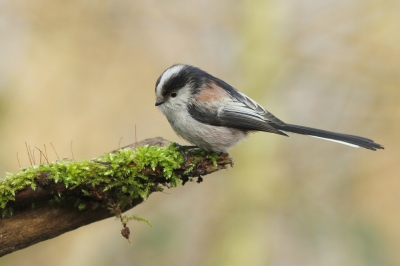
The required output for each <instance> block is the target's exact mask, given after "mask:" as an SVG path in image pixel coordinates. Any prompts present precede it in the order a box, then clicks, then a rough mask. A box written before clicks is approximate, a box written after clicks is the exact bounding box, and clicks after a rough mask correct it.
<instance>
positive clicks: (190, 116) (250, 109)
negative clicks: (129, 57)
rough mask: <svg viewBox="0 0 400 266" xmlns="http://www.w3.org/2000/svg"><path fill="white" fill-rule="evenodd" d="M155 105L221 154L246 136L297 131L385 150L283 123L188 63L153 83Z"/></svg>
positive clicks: (193, 139)
mask: <svg viewBox="0 0 400 266" xmlns="http://www.w3.org/2000/svg"><path fill="white" fill-rule="evenodd" d="M155 92H156V106H158V108H160V110H161V111H162V112H163V113H164V115H165V116H166V117H167V119H168V121H169V123H170V124H171V126H172V128H173V129H174V131H175V132H176V133H177V134H178V135H179V136H181V137H182V138H184V139H185V140H187V141H188V142H190V143H192V144H194V145H196V146H197V147H199V148H203V149H205V150H209V151H215V152H225V151H227V150H228V149H229V148H230V147H232V146H234V145H236V144H238V143H239V142H240V141H241V140H243V139H244V138H245V137H246V136H247V135H248V134H249V133H251V132H255V131H264V132H270V133H275V134H279V135H282V136H287V135H286V134H285V132H286V133H287V132H289V133H297V134H302V135H307V136H312V137H316V138H321V139H326V140H331V141H335V142H339V143H342V144H346V145H349V146H352V147H363V148H366V149H370V150H376V149H383V146H382V145H380V144H377V143H375V142H374V141H372V140H370V139H367V138H363V137H359V136H353V135H348V134H342V133H335V132H330V131H325V130H321V129H315V128H310V127H303V126H297V125H292V124H286V123H284V122H282V121H281V120H279V119H278V118H276V117H275V116H274V115H273V114H271V113H270V112H268V111H267V110H265V109H264V108H263V107H262V106H261V105H259V104H258V103H256V102H255V101H254V100H252V99H250V98H249V97H247V96H246V95H244V94H243V93H241V92H239V91H237V90H236V89H235V88H233V87H232V86H230V85H229V84H228V83H226V82H224V81H222V80H220V79H219V78H216V77H214V76H212V75H210V74H208V73H207V72H205V71H203V70H201V69H199V68H196V67H193V66H189V65H182V64H177V65H173V66H171V67H170V68H168V69H166V70H165V71H164V72H163V73H162V74H161V76H160V77H159V78H158V80H157V83H156V88H155Z"/></svg>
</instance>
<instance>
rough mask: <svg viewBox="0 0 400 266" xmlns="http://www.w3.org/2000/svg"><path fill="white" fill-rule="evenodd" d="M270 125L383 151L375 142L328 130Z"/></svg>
mask: <svg viewBox="0 0 400 266" xmlns="http://www.w3.org/2000/svg"><path fill="white" fill-rule="evenodd" d="M270 125H271V126H273V127H274V128H276V129H278V130H282V131H285V132H291V133H296V134H301V135H307V136H311V137H317V138H322V139H326V140H331V141H335V142H339V143H342V144H346V145H350V146H353V147H363V148H366V149H369V150H373V151H375V150H377V149H383V146H382V145H380V144H378V143H375V142H374V141H373V140H370V139H367V138H363V137H359V136H354V135H348V134H342V133H336V132H330V131H326V130H321V129H316V128H311V127H303V126H297V125H291V124H286V125H284V126H283V125H277V124H274V123H272V122H270Z"/></svg>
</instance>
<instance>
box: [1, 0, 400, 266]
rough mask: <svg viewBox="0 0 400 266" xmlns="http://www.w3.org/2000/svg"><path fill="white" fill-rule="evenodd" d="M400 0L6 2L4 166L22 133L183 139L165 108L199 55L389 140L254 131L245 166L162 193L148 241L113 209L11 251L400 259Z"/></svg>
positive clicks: (303, 109)
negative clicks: (165, 82) (182, 72)
mask: <svg viewBox="0 0 400 266" xmlns="http://www.w3.org/2000/svg"><path fill="white" fill-rule="evenodd" d="M399 12H400V5H399V2H398V1H392V0H381V1H364V0H351V1H347V0H346V1H345V0H335V1H319V0H303V1H297V0H288V1H233V0H223V1H211V0H210V1H207V0H204V1H171V0H169V1H153V0H150V1H142V0H140V1H123V0H118V1H50V0H38V1H22V0H21V1H19V0H4V1H0V107H1V108H0V136H1V139H0V147H1V149H0V155H1V160H0V171H1V172H2V173H4V172H16V171H17V170H18V168H19V166H18V161H17V158H16V154H17V153H18V157H19V160H20V162H21V165H22V166H28V165H29V161H28V158H27V156H26V150H25V142H27V143H28V144H29V145H31V147H35V146H37V147H42V146H43V144H46V147H47V149H48V153H50V154H51V155H50V157H51V159H52V160H55V159H56V156H55V155H54V153H52V152H51V149H50V142H51V143H53V145H54V146H55V147H56V150H57V152H58V154H59V155H60V157H63V158H64V157H67V158H70V157H71V151H70V143H71V141H73V151H74V156H75V159H83V158H93V157H95V156H98V155H101V154H102V153H104V152H106V151H110V150H113V149H115V148H117V147H118V143H119V140H120V138H121V137H122V138H123V139H122V142H121V145H126V144H130V143H132V142H134V141H135V133H134V132H135V125H136V131H137V134H136V135H137V136H136V138H137V140H141V139H144V138H148V137H155V136H159V135H161V136H163V137H165V138H167V139H170V140H173V141H179V142H181V143H184V141H182V140H180V139H179V138H178V137H177V136H176V135H175V134H174V133H173V131H172V129H171V128H170V126H169V124H168V122H167V121H166V119H165V118H164V117H163V115H162V114H161V113H160V112H159V111H158V110H157V108H155V107H154V84H155V81H156V79H157V78H158V76H159V75H160V74H161V72H162V71H163V70H164V69H165V68H167V67H169V66H170V65H172V64H174V63H188V64H193V65H196V66H198V67H201V68H203V69H205V70H207V71H208V72H210V73H212V74H214V75H216V76H218V77H220V78H222V79H224V80H225V81H227V82H229V83H230V84H231V85H233V86H235V87H236V88H238V89H240V90H241V91H242V92H244V93H246V94H247V95H249V96H250V97H252V98H254V99H255V100H257V101H258V102H259V103H260V104H262V105H263V106H265V107H266V108H267V109H268V110H270V111H271V112H272V113H273V114H275V115H276V116H277V117H279V118H280V119H282V120H284V121H286V122H288V123H297V124H302V125H308V126H315V127H319V128H324V129H327V130H335V131H339V132H346V133H352V134H358V135H362V136H365V137H370V138H373V139H374V140H376V141H377V142H378V143H381V144H383V145H385V148H386V149H385V150H384V151H378V152H371V151H367V150H364V149H353V148H350V147H347V146H344V145H339V144H334V143H331V142H326V141H322V140H318V139H313V138H306V137H301V136H296V135H294V136H291V137H290V138H284V137H280V136H273V135H268V134H262V133H258V134H254V135H253V136H251V137H250V138H249V140H248V141H246V142H244V143H242V144H241V145H240V146H238V147H236V148H234V149H232V150H231V151H230V152H231V155H232V156H234V157H235V160H236V165H235V167H234V168H233V169H229V170H228V171H225V172H221V173H217V174H214V175H212V176H209V177H207V178H205V182H204V183H202V184H201V185H197V184H195V183H191V184H187V185H186V186H185V187H184V188H182V187H180V188H176V189H173V190H168V191H166V193H158V195H153V196H151V198H150V199H149V200H148V201H147V202H146V203H145V204H143V205H141V206H140V207H138V208H135V209H134V210H133V211H132V213H134V214H136V215H139V216H142V217H145V218H147V219H149V220H150V221H151V222H152V224H153V225H154V227H153V228H150V227H148V226H147V225H145V224H144V223H136V222H132V223H131V224H130V228H131V239H132V241H133V245H129V244H127V242H126V241H125V240H124V239H123V238H122V237H121V236H120V234H119V231H120V229H121V228H120V223H119V222H118V221H115V220H114V219H109V220H106V221H102V222H99V223H96V224H93V225H90V226H86V227H84V228H80V229H78V230H76V231H74V232H71V233H68V234H65V235H63V236H61V237H58V238H56V239H53V240H49V241H46V242H43V243H40V244H37V245H35V246H32V247H30V248H27V249H25V250H23V251H19V252H16V253H13V254H11V255H7V256H5V257H3V258H1V259H0V265H74V266H79V265H399V264H400V253H399V252H398V250H399V249H400V211H399V202H400V193H399V191H400V179H399V172H400V166H399V162H400V160H399V155H400V153H399V149H400V145H399V141H398V138H399V133H400V130H399V124H400V88H399V87H400V70H399V69H400V68H399V65H400V48H399V47H400V45H399V44H400V26H399V25H400V16H399Z"/></svg>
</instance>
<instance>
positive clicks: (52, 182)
mask: <svg viewBox="0 0 400 266" xmlns="http://www.w3.org/2000/svg"><path fill="white" fill-rule="evenodd" d="M145 145H148V146H145ZM137 147H141V148H137ZM160 147H162V148H160ZM133 151H134V152H133ZM129 152H130V153H129ZM227 165H232V159H231V158H230V157H229V155H228V154H222V155H216V154H211V153H206V152H204V151H199V150H198V149H197V151H192V150H189V151H183V149H182V148H181V147H177V146H174V145H169V141H167V140H165V139H163V138H153V139H146V140H144V141H141V142H139V143H135V144H132V145H128V146H126V147H124V148H122V149H119V150H115V151H113V152H111V153H108V154H105V155H104V156H103V157H99V158H96V159H94V160H92V161H85V160H84V161H82V162H76V161H68V160H67V161H66V160H63V161H57V162H52V163H50V164H48V165H40V166H36V167H35V166H34V167H30V168H26V169H21V170H20V172H19V173H17V174H15V175H11V176H8V177H6V178H5V179H3V180H0V203H1V204H2V205H3V206H1V207H0V210H2V211H3V217H2V218H0V257H1V256H4V255H6V254H8V253H11V252H14V251H16V250H19V249H22V248H25V247H28V246H31V245H33V244H35V243H38V242H40V241H44V240H47V239H50V238H53V237H56V236H58V235H61V234H63V233H65V232H68V231H71V230H73V229H76V228H79V227H81V226H83V225H87V224H90V223H93V222H96V221H99V220H102V219H105V218H109V217H112V216H115V215H117V217H120V218H121V216H120V215H121V212H125V211H127V210H129V209H131V208H133V207H135V206H136V205H138V204H140V203H142V202H143V201H144V200H146V198H147V197H148V196H149V195H150V194H151V193H153V192H156V191H162V190H163V188H164V187H174V186H176V185H177V184H178V183H179V182H178V181H181V182H182V183H183V184H184V183H185V182H186V181H188V180H190V179H191V178H192V177H198V182H200V181H201V180H202V179H201V176H204V175H207V174H210V173H212V172H215V171H218V170H220V169H225V168H226V167H227ZM17 184H20V185H19V187H18V185H17ZM21 184H22V185H21ZM10 193H11V194H13V195H12V196H10ZM14 195H15V197H14ZM10 197H11V198H10ZM110 209H111V210H113V211H110ZM121 220H122V219H121ZM123 225H124V230H125V231H124V233H123V234H126V233H127V232H128V235H129V229H127V228H125V224H124V223H123ZM126 229H127V230H126Z"/></svg>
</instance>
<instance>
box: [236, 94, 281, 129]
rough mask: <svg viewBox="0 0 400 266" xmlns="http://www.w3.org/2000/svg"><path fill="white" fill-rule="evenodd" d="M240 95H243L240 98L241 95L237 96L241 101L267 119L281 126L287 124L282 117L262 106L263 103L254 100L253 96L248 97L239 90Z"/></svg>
mask: <svg viewBox="0 0 400 266" xmlns="http://www.w3.org/2000/svg"><path fill="white" fill-rule="evenodd" d="M238 93H239V95H240V96H241V97H242V98H240V99H238V98H239V97H236V98H237V100H238V101H239V102H242V103H244V104H245V105H246V106H248V107H249V108H250V109H251V110H253V111H254V112H256V113H257V114H258V115H259V116H261V117H263V118H264V119H265V120H269V121H271V122H272V123H274V124H277V125H279V126H285V125H286V124H285V123H284V122H283V121H281V120H280V119H278V118H277V117H275V116H274V115H273V114H271V113H270V112H268V111H267V110H265V109H264V107H262V106H261V105H259V104H258V103H257V102H255V101H254V100H252V99H251V98H249V97H247V96H246V95H244V94H243V93H241V92H239V91H238Z"/></svg>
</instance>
